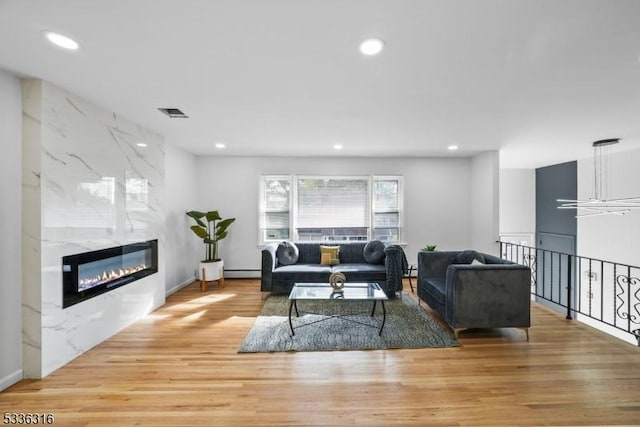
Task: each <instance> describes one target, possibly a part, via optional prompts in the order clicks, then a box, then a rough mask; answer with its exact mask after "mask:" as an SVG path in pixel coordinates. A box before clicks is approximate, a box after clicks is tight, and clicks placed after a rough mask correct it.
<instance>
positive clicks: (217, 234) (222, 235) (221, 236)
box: [216, 231, 227, 240]
mask: <svg viewBox="0 0 640 427" xmlns="http://www.w3.org/2000/svg"><path fill="white" fill-rule="evenodd" d="M225 237H227V232H226V231H223V232H222V233H220V232H218V233H216V240H222V239H224V238H225Z"/></svg>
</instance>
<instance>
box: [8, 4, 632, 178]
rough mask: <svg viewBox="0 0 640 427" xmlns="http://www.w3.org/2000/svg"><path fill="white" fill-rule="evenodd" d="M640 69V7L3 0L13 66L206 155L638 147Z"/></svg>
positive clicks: (563, 155) (558, 153) (509, 160)
mask: <svg viewBox="0 0 640 427" xmlns="http://www.w3.org/2000/svg"><path fill="white" fill-rule="evenodd" d="M44 30H54V31H58V32H61V33H63V34H67V35H69V36H71V37H73V38H75V39H76V40H77V41H78V42H79V43H80V45H81V48H80V50H79V51H77V52H74V53H69V52H66V51H63V50H61V49H59V48H54V47H52V46H51V45H49V44H48V42H47V41H46V40H45V39H44V37H43V35H42V32H43V31H44ZM370 36H378V37H381V38H382V39H384V40H385V42H386V49H385V50H384V51H383V53H382V54H381V55H380V56H378V57H375V58H365V57H363V56H362V55H360V54H359V52H358V44H359V43H360V41H362V40H363V39H365V38H367V37H370ZM639 58H640V1H638V0H597V1H596V0H526V1H525V0H453V1H452V0H412V1H411V0H384V1H383V0H253V1H252V0H225V1H221V0H198V1H196V0H179V1H178V0H173V1H167V0H136V1H125V0H93V1H86V0H56V1H51V0H0V68H4V69H6V70H9V71H11V72H14V73H17V74H19V75H21V76H30V77H37V78H42V79H44V80H47V81H50V82H53V83H55V84H57V85H59V86H61V87H64V88H66V89H68V90H70V91H72V92H74V93H76V94H78V95H80V96H82V97H84V98H86V99H88V100H90V101H92V102H95V103H97V104H98V105H100V106H102V107H105V108H107V109H109V110H111V111H115V112H117V113H119V114H121V115H123V116H125V117H127V118H129V119H131V120H134V121H136V122H139V123H141V124H143V125H144V126H146V127H149V128H151V129H154V130H156V131H158V132H160V133H161V134H164V135H165V136H166V137H167V141H169V142H171V143H173V144H175V145H178V146H180V147H183V148H184V149H186V150H188V151H190V152H193V153H195V154H199V155H208V154H211V155H222V154H224V155H292V156H334V155H335V156H337V155H339V156H385V157H387V156H402V157H404V156H411V157H415V156H449V155H452V154H450V153H449V152H447V150H446V147H447V146H448V145H450V144H457V145H459V146H460V150H459V152H458V153H456V154H455V155H463V156H467V155H470V154H473V153H475V152H479V151H484V150H501V159H502V165H503V167H536V166H542V165H546V164H552V163H558V162H563V161H568V160H575V159H576V158H579V157H583V156H587V155H589V154H590V153H591V146H590V143H591V142H592V141H595V140H597V139H602V138H612V137H620V138H622V139H623V143H624V144H620V146H624V147H626V148H639V147H640V59H639ZM158 107H177V108H180V109H182V110H183V111H184V112H185V113H186V114H188V115H189V116H190V118H189V119H169V118H167V117H166V116H164V115H162V114H161V113H160V112H159V111H158V110H157V108H158ZM216 142H225V143H226V144H227V148H226V149H225V150H224V151H223V152H221V151H220V150H217V149H216V148H215V147H214V144H215V143H216ZM336 143H340V144H343V145H344V149H343V150H342V151H340V152H336V151H334V150H333V148H332V146H333V145H334V144H336Z"/></svg>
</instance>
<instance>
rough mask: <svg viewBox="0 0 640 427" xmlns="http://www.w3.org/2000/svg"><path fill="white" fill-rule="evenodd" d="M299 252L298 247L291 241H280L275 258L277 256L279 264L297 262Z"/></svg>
mask: <svg viewBox="0 0 640 427" xmlns="http://www.w3.org/2000/svg"><path fill="white" fill-rule="evenodd" d="M299 254H300V252H299V251H298V247H297V246H296V245H295V243H293V242H288V241H284V242H281V243H280V244H279V245H278V249H276V258H278V264H280V265H291V264H295V263H296V262H298V256H299Z"/></svg>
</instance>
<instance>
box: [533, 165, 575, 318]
mask: <svg viewBox="0 0 640 427" xmlns="http://www.w3.org/2000/svg"><path fill="white" fill-rule="evenodd" d="M577 195H578V162H568V163H561V164H558V165H553V166H547V167H544V168H538V169H536V243H535V246H536V247H537V248H538V249H539V250H538V251H536V294H538V295H541V296H542V297H543V298H536V301H537V302H539V303H540V304H543V305H545V306H547V307H549V308H552V309H554V310H556V311H558V312H560V313H564V312H566V309H565V308H563V307H562V305H566V304H567V291H566V289H567V273H568V269H567V257H566V256H562V255H559V254H558V253H555V252H560V253H565V254H575V253H576V233H577V231H578V221H577V220H576V211H575V210H574V209H558V204H559V203H558V199H569V200H575V199H576V197H577ZM550 251H555V252H550ZM563 261H564V263H563ZM573 277H574V280H573V281H572V282H573V283H574V284H575V266H574V267H573ZM572 287H573V285H572ZM557 303H560V304H562V305H559V304H557ZM571 306H572V307H575V293H574V294H573V298H572V301H571Z"/></svg>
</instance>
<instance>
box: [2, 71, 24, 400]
mask: <svg viewBox="0 0 640 427" xmlns="http://www.w3.org/2000/svg"><path fill="white" fill-rule="evenodd" d="M0 94H2V95H1V96H0V147H2V155H1V156H0V198H1V199H2V203H0V236H2V244H1V245H0V272H2V285H0V390H4V389H5V388H7V387H9V386H10V385H12V384H14V383H16V382H18V381H20V380H21V379H22V332H21V329H22V310H21V305H22V295H21V293H22V291H21V283H22V272H21V269H20V268H17V267H16V266H19V265H20V262H21V261H20V253H21V247H22V237H21V233H20V230H21V228H22V226H21V219H20V210H21V198H22V196H21V192H22V187H21V184H22V169H21V165H22V160H21V159H22V148H21V143H22V140H21V134H22V129H21V128H22V119H21V118H22V99H21V88H20V79H18V78H17V77H15V76H13V75H11V74H9V73H7V72H5V71H3V70H0Z"/></svg>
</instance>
